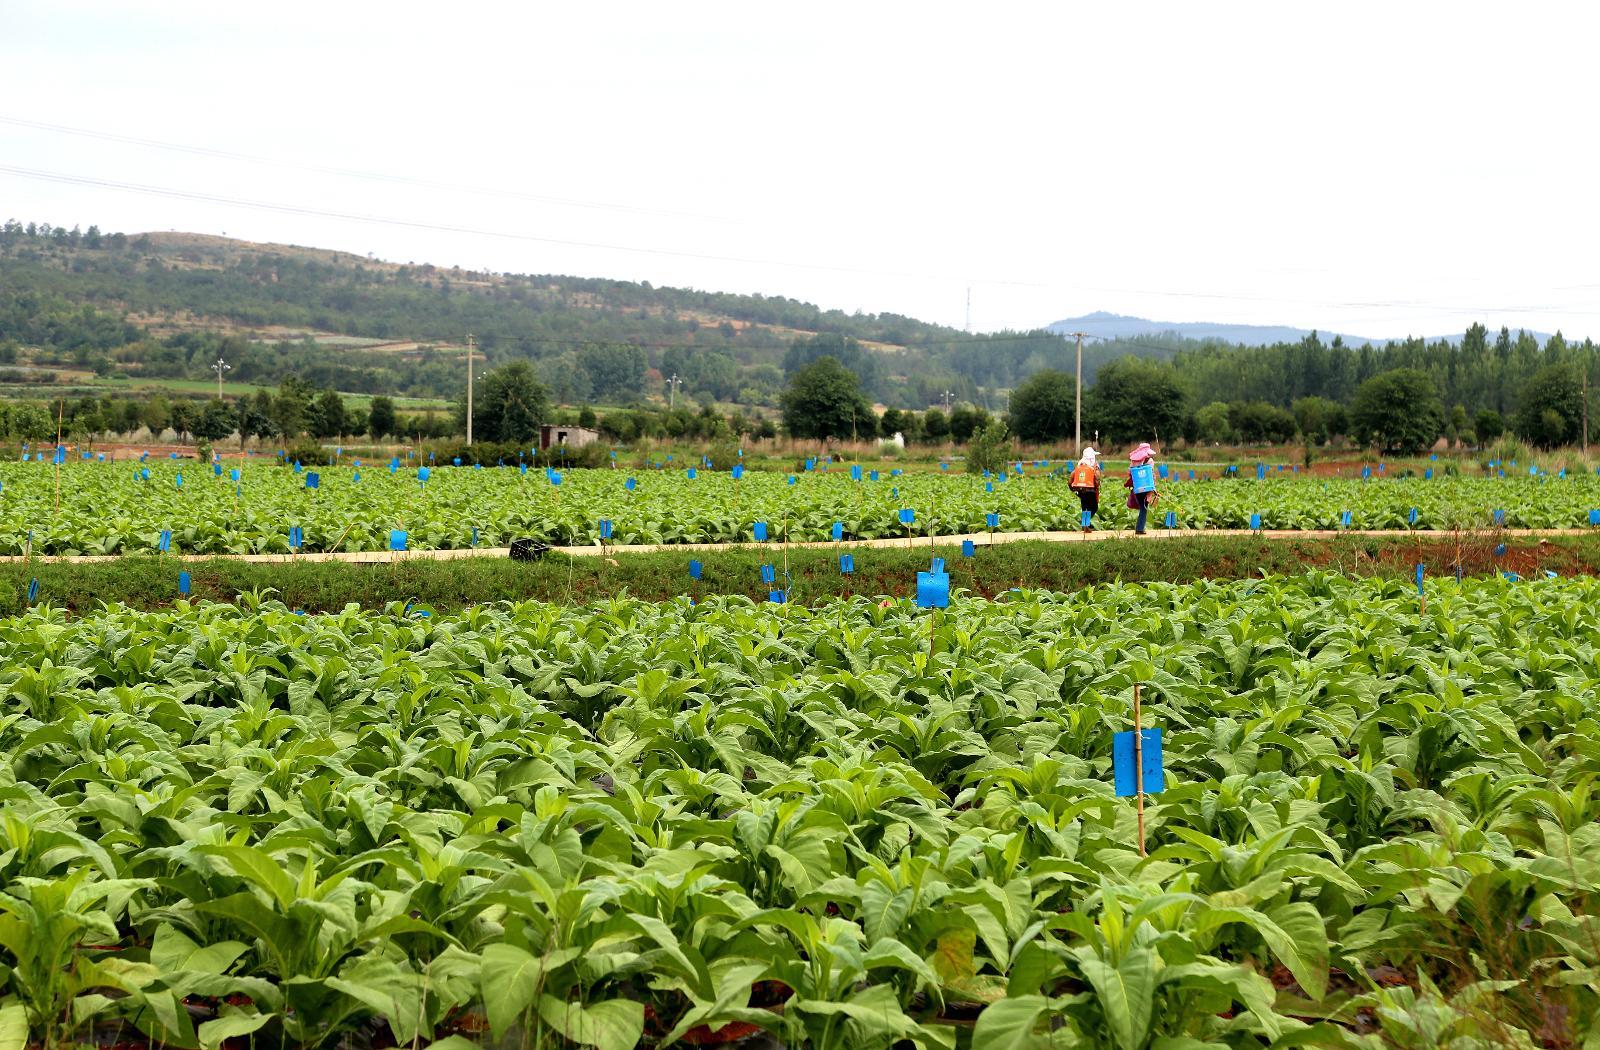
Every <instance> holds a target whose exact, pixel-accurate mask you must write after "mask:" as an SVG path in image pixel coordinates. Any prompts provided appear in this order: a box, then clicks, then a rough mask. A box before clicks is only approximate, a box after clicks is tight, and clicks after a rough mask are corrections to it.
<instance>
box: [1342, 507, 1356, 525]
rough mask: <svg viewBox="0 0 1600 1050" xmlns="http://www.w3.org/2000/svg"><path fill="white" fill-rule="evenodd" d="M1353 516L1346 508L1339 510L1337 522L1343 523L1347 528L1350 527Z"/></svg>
mask: <svg viewBox="0 0 1600 1050" xmlns="http://www.w3.org/2000/svg"><path fill="white" fill-rule="evenodd" d="M1353 518H1354V515H1353V514H1351V512H1350V511H1348V510H1341V511H1340V512H1339V524H1340V525H1343V526H1344V527H1345V528H1347V529H1348V528H1349V527H1350V522H1351V520H1352V519H1353Z"/></svg>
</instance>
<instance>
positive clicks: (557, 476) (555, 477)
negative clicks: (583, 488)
mask: <svg viewBox="0 0 1600 1050" xmlns="http://www.w3.org/2000/svg"><path fill="white" fill-rule="evenodd" d="M550 484H552V485H554V486H556V487H557V488H560V487H561V471H559V470H552V471H551V472H550Z"/></svg>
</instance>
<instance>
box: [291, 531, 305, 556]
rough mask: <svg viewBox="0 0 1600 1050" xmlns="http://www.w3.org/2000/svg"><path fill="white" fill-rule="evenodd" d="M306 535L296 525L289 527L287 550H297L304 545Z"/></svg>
mask: <svg viewBox="0 0 1600 1050" xmlns="http://www.w3.org/2000/svg"><path fill="white" fill-rule="evenodd" d="M305 538H306V534H305V532H303V531H302V530H301V528H300V526H298V525H291V526H289V549H290V550H296V551H297V550H299V549H300V548H301V547H302V546H304V545H305Z"/></svg>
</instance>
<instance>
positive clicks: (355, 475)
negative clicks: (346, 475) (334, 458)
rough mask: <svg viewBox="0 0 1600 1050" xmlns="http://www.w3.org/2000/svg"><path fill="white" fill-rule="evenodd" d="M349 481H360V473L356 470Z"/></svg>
mask: <svg viewBox="0 0 1600 1050" xmlns="http://www.w3.org/2000/svg"><path fill="white" fill-rule="evenodd" d="M350 479H351V480H352V481H360V480H361V471H359V470H358V471H356V472H355V473H354V474H352V475H350Z"/></svg>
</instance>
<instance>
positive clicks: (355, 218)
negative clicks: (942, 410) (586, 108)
mask: <svg viewBox="0 0 1600 1050" xmlns="http://www.w3.org/2000/svg"><path fill="white" fill-rule="evenodd" d="M0 172H4V173H6V174H8V175H16V176H18V177H20V178H25V179H37V180H40V181H42V182H54V183H60V184H62V185H69V186H96V187H100V188H102V189H111V190H125V191H127V192H130V193H148V194H151V195H154V196H157V197H170V198H173V199H175V200H188V201H200V202H203V203H207V204H221V205H225V206H227V207H232V208H255V209H258V210H261V211H274V212H280V213H284V214H289V215H310V216H316V217H318V218H325V219H342V220H345V221H347V222H361V223H370V224H374V225H379V226H399V227H405V228H408V229H413V230H432V231H436V232H440V233H464V234H468V235H470V236H474V237H496V238H500V239H502V240H512V241H532V242H535V243H539V244H554V245H558V246H561V247H565V248H593V249H598V250H600V251H611V252H633V253H636V254H639V255H654V256H666V257H672V258H680V259H703V260H708V261H712V262H731V263H743V264H745V265H751V266H782V267H789V268H792V269H797V270H822V271H827V272H832V273H854V274H867V275H870V276H874V277H910V278H928V277H929V275H927V274H915V273H904V272H897V271H893V270H867V269H862V268H860V267H855V266H833V265H829V264H826V263H800V262H784V261H783V260H781V259H758V258H751V257H748V256H738V255H713V254H709V253H704V252H683V251H675V250H673V249H670V248H643V247H639V246H636V245H628V244H607V243H605V242H603V241H578V240H570V239H567V238H562V237H544V236H540V235H538V234H532V233H515V232H512V231H510V230H486V229H483V228H481V227H475V226H458V225H455V224H452V223H442V222H425V221H423V220H421V219H397V218H391V217H388V216H381V215H362V214H360V213H357V212H345V211H334V210H332V209H328V208H309V207H305V206H303V205H298V204H282V203H278V202H276V201H258V200H250V199H247V198H244V197H226V196H223V195H221V194H215V193H200V192H198V191H195V190H181V189H174V188H172V187H167V186H149V185H144V184H141V183H135V182H118V181H115V180H112V179H96V178H90V177H89V176H86V175H71V174H67V173H65V172H56V171H44V170H41V169H38V168H23V167H18V166H16V165H11V164H0Z"/></svg>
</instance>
